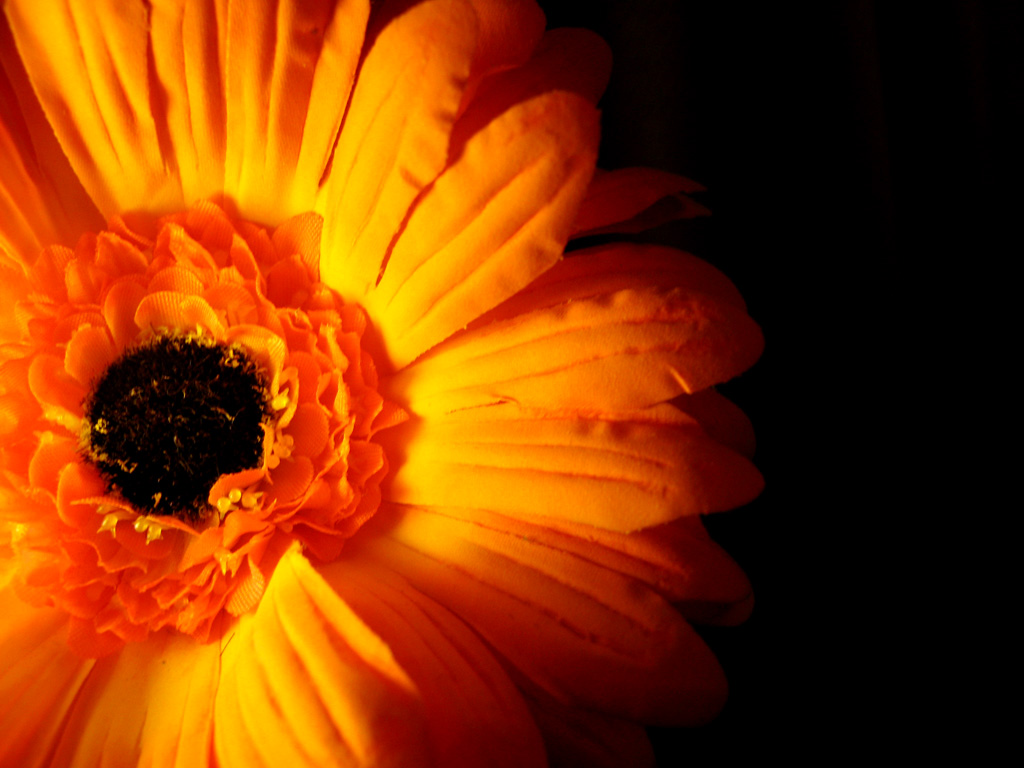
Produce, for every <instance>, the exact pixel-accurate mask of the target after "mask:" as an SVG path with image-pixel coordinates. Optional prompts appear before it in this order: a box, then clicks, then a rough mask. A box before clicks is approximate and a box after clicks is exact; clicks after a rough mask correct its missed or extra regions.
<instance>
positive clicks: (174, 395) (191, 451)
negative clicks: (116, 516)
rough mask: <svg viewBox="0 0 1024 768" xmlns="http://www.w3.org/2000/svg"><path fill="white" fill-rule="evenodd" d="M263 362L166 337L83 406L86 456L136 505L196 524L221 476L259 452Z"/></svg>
mask: <svg viewBox="0 0 1024 768" xmlns="http://www.w3.org/2000/svg"><path fill="white" fill-rule="evenodd" d="M269 414H270V407H269V404H268V402H267V396H266V386H265V382H264V380H263V377H262V375H261V374H260V370H259V367H258V366H257V365H256V364H255V363H254V362H253V361H252V360H250V359H249V358H248V357H247V356H246V354H245V352H243V351H242V350H241V349H239V348H238V347H234V346H224V345H220V344H217V343H215V342H213V341H210V340H206V339H204V338H203V337H201V336H200V337H193V336H160V337H157V338H156V339H155V340H154V341H152V342H150V343H148V344H145V345H143V346H140V347H136V348H134V349H132V350H129V351H128V352H126V353H125V354H124V356H122V357H121V358H120V359H118V360H117V361H116V362H115V363H113V364H112V365H111V366H110V367H109V368H107V370H106V372H105V373H104V374H103V376H102V377H101V378H100V380H99V382H98V383H97V384H96V387H95V389H93V391H92V394H90V395H89V397H88V398H87V399H86V402H85V418H86V421H87V429H88V432H87V435H86V445H85V456H86V458H87V460H88V461H90V462H92V464H93V465H95V466H96V467H97V468H98V469H99V471H100V473H101V474H102V475H103V477H104V478H105V479H106V480H107V482H108V484H109V486H110V487H111V489H112V490H114V491H116V492H117V493H119V494H120V495H121V497H122V498H124V499H125V501H128V502H129V503H130V504H132V506H134V507H136V508H137V509H138V511H140V512H143V513H146V514H160V515H176V516H178V517H179V518H181V519H187V520H191V521H197V520H199V519H200V518H201V517H202V516H203V515H204V513H205V511H206V510H207V508H208V505H207V496H208V495H209V493H210V488H212V487H213V484H214V483H215V482H216V481H217V479H218V478H219V477H220V476H221V475H224V474H228V473H231V472H238V471H241V470H244V469H252V468H254V467H258V466H259V465H260V461H261V460H262V456H263V428H262V426H261V424H262V422H263V421H265V420H268V419H269Z"/></svg>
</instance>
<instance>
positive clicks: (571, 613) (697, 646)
mask: <svg viewBox="0 0 1024 768" xmlns="http://www.w3.org/2000/svg"><path fill="white" fill-rule="evenodd" d="M506 487H507V486H504V485H500V484H498V485H494V486H492V488H502V489H505V488H506ZM576 503H578V504H580V505H585V503H586V502H585V501H577V502H576ZM369 525H370V526H371V530H372V532H373V533H374V534H375V535H374V536H372V537H370V536H367V537H365V538H364V539H360V540H358V541H354V542H353V545H354V546H353V548H354V549H355V550H356V553H354V554H353V556H358V557H367V558H370V559H372V560H373V561H376V562H377V563H379V564H381V565H382V566H383V567H386V568H389V569H392V570H394V571H395V572H396V573H398V574H400V575H401V576H402V577H403V578H405V579H407V580H408V581H409V583H410V584H411V585H412V586H414V587H415V588H416V589H418V590H421V591H422V592H424V593H425V594H427V595H428V596H429V597H431V598H433V599H434V600H436V601H437V602H439V603H441V604H443V605H445V606H446V607H447V608H449V609H450V610H451V611H453V612H454V613H455V614H456V615H458V616H459V617H461V618H462V620H463V621H465V622H466V623H467V624H469V625H470V626H471V627H473V628H474V629H475V630H476V631H477V632H479V633H480V635H481V636H482V637H483V638H484V640H486V641H487V643H488V644H490V645H491V646H492V647H493V648H494V649H495V650H496V651H497V652H498V653H499V654H501V655H502V656H503V657H504V658H505V659H507V660H508V662H509V663H510V664H511V665H512V667H514V668H515V669H516V670H517V671H518V673H521V674H523V675H525V676H526V677H527V678H528V679H529V680H530V681H531V684H532V685H536V686H538V687H540V688H542V689H544V690H545V691H547V692H548V693H549V694H550V695H552V696H554V697H555V698H556V699H557V700H559V701H562V702H564V703H566V704H569V705H570V706H578V707H583V708H586V709H592V710H595V711H598V712H603V713H607V714H610V715H613V716H615V717H622V718H626V719H630V720H634V721H637V722H644V723H658V724H680V725H681V724H694V723H697V722H702V721H704V720H706V719H708V718H710V717H711V716H713V715H714V714H715V713H716V712H717V711H718V709H719V708H720V707H721V705H722V704H723V702H724V699H725V679H724V676H723V674H722V672H721V669H720V668H719V666H718V663H717V662H716V660H715V657H714V655H713V654H712V653H711V651H709V650H708V648H707V647H706V646H705V645H704V643H703V642H702V641H701V640H700V638H699V637H698V636H697V634H696V633H695V632H694V631H693V630H692V629H691V628H690V627H689V625H688V624H687V623H686V622H685V621H684V620H683V619H682V618H681V617H680V615H679V614H678V613H677V612H676V611H675V609H674V608H673V607H672V606H671V605H670V604H669V603H668V602H667V601H665V600H664V599H663V598H662V597H660V596H659V595H658V594H657V593H655V592H654V591H653V590H650V589H648V588H647V587H645V586H644V585H643V584H642V583H640V582H638V581H635V580H633V579H630V578H628V577H625V576H623V575H622V574H620V573H618V572H615V571H611V570H608V569H605V568H602V567H601V566H599V565H596V564H594V563H591V562H589V561H587V560H586V559H585V558H581V557H577V556H574V555H571V554H568V553H564V552H560V551H558V550H552V549H549V548H548V547H545V546H544V545H542V544H539V543H536V542H533V541H530V540H528V539H522V538H520V537H518V536H514V535H510V534H507V533H503V532H501V531H495V530H491V529H486V528H481V527H479V526H477V525H475V524H474V523H473V522H472V521H469V520H460V519H457V518H454V517H447V516H445V515H442V514H432V513H429V512H428V511H426V510H421V509H417V508H413V507H405V506H401V507H400V506H395V505H385V506H384V507H382V509H381V510H380V511H379V512H378V513H377V515H376V516H375V517H374V520H373V521H372V522H371V523H370V524H369Z"/></svg>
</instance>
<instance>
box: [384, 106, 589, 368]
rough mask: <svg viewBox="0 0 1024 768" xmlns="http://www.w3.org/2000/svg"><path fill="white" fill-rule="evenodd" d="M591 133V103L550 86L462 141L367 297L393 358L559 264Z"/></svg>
mask: <svg viewBox="0 0 1024 768" xmlns="http://www.w3.org/2000/svg"><path fill="white" fill-rule="evenodd" d="M597 139H598V131H597V113H596V111H595V110H594V108H593V107H592V106H591V105H590V104H588V103H587V102H586V101H584V100H583V99H582V98H580V97H578V96H575V95H572V94H567V93H562V92H555V93H548V94H545V95H543V96H539V97H537V98H535V99H532V100H530V101H528V102H526V103H523V104H517V105H516V106H514V107H512V108H511V109H509V110H508V111H507V112H505V113H503V114H502V115H501V116H500V117H498V118H497V119H495V120H494V121H493V122H491V123H490V124H489V125H488V126H487V127H485V128H484V129H482V130H481V131H480V132H478V133H476V134H475V135H474V136H473V137H472V138H470V139H469V140H468V142H466V144H465V147H464V149H463V151H462V152H461V154H460V156H459V157H457V158H456V159H455V160H454V162H453V164H452V165H451V166H450V167H449V168H447V169H446V170H445V172H444V173H443V174H442V175H441V176H440V177H439V178H438V179H437V181H436V182H435V183H434V185H433V186H432V187H431V188H430V190H429V191H428V192H427V193H426V194H424V196H423V197H422V199H421V200H420V201H419V202H418V204H417V206H416V208H415V209H414V210H413V212H412V214H411V216H410V218H409V221H408V223H407V225H406V227H405V229H404V230H403V232H402V233H401V235H400V236H399V238H398V241H397V242H396V243H395V247H394V250H393V251H392V253H391V257H390V259H389V261H388V264H387V268H386V270H385V272H384V275H383V277H382V279H381V281H380V285H379V286H378V288H377V290H376V291H374V292H373V294H371V295H370V296H369V297H368V307H369V309H370V311H371V312H372V313H373V315H374V317H376V318H377V319H378V321H379V324H380V327H381V332H382V335H383V337H384V340H385V343H386V344H387V350H388V353H389V355H390V356H391V359H392V361H393V362H394V364H395V365H396V367H401V366H403V365H406V364H408V363H409V362H410V361H411V360H413V359H414V358H415V357H416V356H417V355H419V354H421V353H422V352H424V351H426V350H427V349H429V348H430V347H432V346H433V345H435V344H437V343H438V342H440V341H442V340H443V339H444V338H446V337H447V336H450V335H451V334H452V333H454V332H455V331H456V330H458V329H461V328H463V327H464V326H465V325H466V324H467V323H469V322H470V321H472V320H474V319H476V318H477V317H478V316H479V315H481V314H482V313H483V312H486V311H487V310H489V309H491V308H492V307H494V306H495V305H497V304H499V303H500V302H501V301H503V300H504V299H506V298H508V297H509V296H511V295H512V294H514V293H516V292H517V291H518V290H520V289H521V288H523V287H525V286H526V285H528V284H529V283H530V282H531V281H532V280H533V279H535V278H536V277H537V276H538V275H540V274H541V273H543V272H544V271H545V270H547V269H548V268H550V267H551V265H552V264H554V263H555V262H556V261H558V259H559V258H560V256H561V253H562V248H563V247H564V245H565V242H566V240H567V239H568V235H569V228H570V226H571V220H572V218H573V216H574V215H575V211H576V208H577V206H578V205H579V202H580V200H581V199H582V196H583V192H584V190H585V188H586V184H587V182H588V181H589V179H590V175H591V173H592V171H593V165H594V161H595V157H596V151H597Z"/></svg>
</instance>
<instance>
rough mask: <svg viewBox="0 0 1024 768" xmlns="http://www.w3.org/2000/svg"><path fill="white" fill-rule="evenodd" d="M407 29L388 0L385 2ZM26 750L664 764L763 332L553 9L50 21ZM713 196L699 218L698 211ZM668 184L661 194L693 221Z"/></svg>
mask: <svg viewBox="0 0 1024 768" xmlns="http://www.w3.org/2000/svg"><path fill="white" fill-rule="evenodd" d="M371 11H372V12H371ZM4 15H5V22H4V25H3V28H2V29H3V31H2V34H3V36H4V37H3V40H2V41H0V52H2V56H3V78H2V80H0V118H2V119H0V156H2V157H0V214H2V219H0V256H2V261H0V272H2V281H0V282H2V285H0V291H2V292H3V297H2V300H0V433H2V435H3V438H2V442H0V466H2V470H3V471H2V475H0V494H2V498H0V615H2V616H3V617H4V621H3V623H2V625H0V764H2V765H5V766H7V765H18V766H32V765H51V764H52V765H71V764H74V765H94V764H96V765H116V766H124V765H135V764H145V765H187V766H202V765H221V766H233V765H239V766H246V767H247V768H248V767H249V766H255V765H314V766H325V765H343V764H344V765H347V764H350V763H351V764H366V765H399V766H410V765H419V764H435V763H439V764H444V765H467V766H470V765H481V766H482V765H487V766H495V765H510V766H530V765H542V764H544V763H545V761H546V760H547V759H550V760H551V761H552V762H559V761H566V762H570V761H572V760H577V761H582V762H584V763H586V764H592V765H601V764H616V763H619V762H629V763H630V764H642V763H643V761H644V760H649V759H650V754H649V747H648V746H647V742H646V740H645V737H644V734H643V730H642V724H644V723H657V724H687V723H696V722H701V721H703V720H706V719H707V718H709V717H711V716H712V715H713V714H714V713H715V711H716V710H717V709H718V708H719V707H720V706H721V704H722V701H723V699H724V695H725V681H724V678H723V675H722V673H721V671H720V669H719V667H718V665H717V663H716V661H715V659H714V657H713V655H712V654H711V653H710V651H709V650H708V649H707V648H706V646H705V645H704V644H703V642H702V641H701V640H700V638H699V637H698V636H697V634H696V633H695V632H694V631H693V629H692V628H691V626H690V623H689V622H691V621H709V622H720V623H728V622H731V621H736V620H739V619H742V618H743V616H744V615H745V613H746V611H747V610H748V609H749V604H750V590H749V585H748V584H747V582H746V580H745V578H744V576H743V574H742V572H740V571H739V569H738V568H737V567H736V566H735V564H734V563H733V562H732V561H731V560H730V559H729V558H728V556H726V555H725V554H724V553H723V552H722V551H720V550H719V549H718V548H717V547H716V546H715V544H714V543H713V542H711V541H710V540H709V538H708V537H707V536H706V534H705V533H704V530H703V528H702V526H701V523H700V519H699V516H698V515H699V514H701V513H706V512H713V511H716V510H722V509H727V508H731V507H734V506H737V505H740V504H743V503H745V502H747V501H748V500H750V499H751V498H752V497H753V496H755V495H756V494H757V493H758V491H759V490H760V486H761V480H760V476H759V475H758V473H757V471H756V470H755V469H754V468H753V466H752V465H751V464H750V462H749V461H748V459H747V458H746V455H747V454H749V452H750V450H751V437H750V431H749V425H748V423H747V421H746V419H745V418H744V416H743V415H742V414H741V413H740V412H739V411H738V410H737V409H736V408H735V407H734V406H733V405H731V404H730V403H729V402H728V401H726V400H725V399H723V398H722V397H721V396H719V395H718V394H716V393H715V391H714V390H713V389H712V387H713V386H714V385H715V384H717V383H719V382H722V381H724V380H726V379H728V378H730V377H732V376H735V375H736V374H738V373H740V372H741V371H743V370H744V369H745V368H747V367H748V366H749V365H750V364H752V363H753V361H754V359H755V358H756V357H757V355H758V354H759V352H760V347H761V337H760V333H759V331H758V329H757V327H756V325H755V324H754V323H753V322H752V321H751V320H750V318H749V317H748V316H747V315H746V312H745V310H744V306H743V302H742V300H741V299H740V297H739V295H738V294H737V292H736V290H735V289H734V288H733V287H732V285H731V284H730V283H729V282H728V280H726V279H725V278H724V277H723V276H722V275H720V274H719V273H718V272H717V271H715V270H714V269H713V268H711V267H710V266H708V265H707V264H704V263H703V262H701V261H699V260H697V259H696V258H694V257H692V256H689V255H687V254H684V253H681V252H678V251H673V250H670V249H665V248H659V247H652V246H637V245H628V244H605V245H601V246H599V247H591V248H585V249H582V250H579V251H578V252H576V253H574V254H573V255H572V256H571V257H567V258H563V256H562V254H563V250H564V248H565V246H566V243H567V241H568V240H569V239H570V238H572V237H574V236H580V235H585V234H595V233H605V234H607V233H613V234H614V233H618V232H627V231H632V230H635V229H636V228H637V227H640V226H644V225H645V224H647V223H649V222H650V221H651V220H652V216H654V217H655V218H657V215H659V212H664V211H666V210H669V211H670V213H669V215H687V214H688V213H693V212H697V211H698V210H699V206H696V205H695V204H692V203H690V202H688V201H687V198H685V196H684V194H683V193H685V192H687V191H690V190H691V189H692V187H691V186H690V184H689V183H688V182H686V181H685V180H684V179H681V178H679V177H676V176H672V175H670V174H662V173H658V172H654V171H647V170H641V169H630V170H624V171H612V172H597V173H596V174H595V171H594V164H595V158H596V151H597V141H598V127H597V126H598V120H597V112H596V110H595V107H594V104H595V102H596V101H597V98H598V97H599V95H600V93H601V90H602V89H603V87H604V83H605V80H606V77H607V67H608V55H607V52H606V50H605V48H604V46H603V43H601V41H600V40H598V39H597V38H595V37H594V36H592V35H590V34H588V33H586V32H582V31H578V30H556V31H554V32H549V33H546V34H545V33H544V32H543V27H544V19H543V16H542V14H541V13H540V11H539V10H538V9H537V8H536V7H535V6H534V5H533V4H532V3H531V2H517V1H515V0H512V1H509V0H505V1H504V2H487V1H486V0H473V1H470V0H424V1H423V2H417V3H411V2H382V3H380V4H379V5H376V6H375V7H374V8H373V9H371V8H370V5H369V2H368V0H341V1H340V2H309V3H306V2H303V3H289V2H285V1H284V0H282V1H281V2H278V3H273V2H259V3H243V2H230V1H229V0H211V1H210V2H203V1H202V0H200V1H197V2H183V1H180V2H175V1H174V0H168V1H167V2H141V1H140V2H119V3H95V2H92V0H90V1H89V2H85V0H81V1H79V0H70V2H63V3H49V2H44V3H42V4H40V3H39V2H27V1H22V0H9V1H8V2H6V3H5V5H4ZM666 199H670V200H673V201H675V204H674V205H672V206H668V207H667V208H666V206H665V205H664V201H665V200H666ZM659 201H661V205H658V203H659Z"/></svg>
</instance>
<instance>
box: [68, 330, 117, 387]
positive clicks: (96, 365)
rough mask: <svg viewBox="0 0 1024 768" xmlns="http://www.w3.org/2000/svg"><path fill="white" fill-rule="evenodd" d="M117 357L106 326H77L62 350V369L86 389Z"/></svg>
mask: <svg viewBox="0 0 1024 768" xmlns="http://www.w3.org/2000/svg"><path fill="white" fill-rule="evenodd" d="M116 358H117V350H116V349H114V343H113V342H112V341H111V340H110V334H108V333H107V329H106V328H97V327H96V326H95V325H87V326H84V327H82V328H79V329H78V330H77V331H76V332H75V335H74V336H72V337H71V341H69V342H68V346H67V349H65V351H64V370H66V371H67V372H68V373H69V374H70V375H71V376H72V377H73V378H74V379H75V381H77V382H78V383H79V384H81V385H82V386H83V387H85V388H86V389H87V390H88V389H90V388H91V387H92V384H93V383H94V382H95V381H96V380H97V379H98V378H99V377H100V376H101V375H102V374H103V372H104V371H105V370H106V369H107V367H108V366H109V365H110V364H111V363H112V362H114V360H115V359H116Z"/></svg>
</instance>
